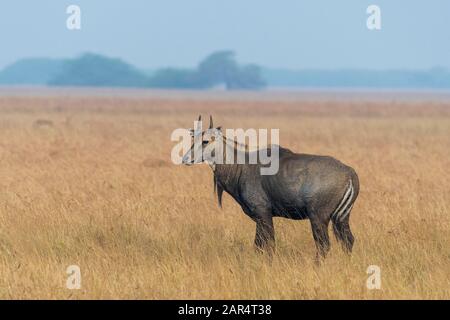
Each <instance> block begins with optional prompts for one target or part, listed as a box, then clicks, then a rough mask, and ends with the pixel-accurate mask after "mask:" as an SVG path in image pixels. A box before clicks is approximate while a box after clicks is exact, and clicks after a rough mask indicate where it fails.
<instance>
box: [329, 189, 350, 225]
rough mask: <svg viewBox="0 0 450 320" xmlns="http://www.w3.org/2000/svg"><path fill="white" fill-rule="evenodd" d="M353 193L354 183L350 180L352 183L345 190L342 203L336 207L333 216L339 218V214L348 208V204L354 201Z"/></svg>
mask: <svg viewBox="0 0 450 320" xmlns="http://www.w3.org/2000/svg"><path fill="white" fill-rule="evenodd" d="M353 193H354V192H353V183H352V180H350V185H349V187H348V188H347V191H346V192H345V194H344V197H343V198H342V201H341V203H340V204H339V206H338V207H337V208H336V210H334V212H333V214H332V215H331V216H332V217H336V218H339V216H340V215H341V214H342V213H343V212H344V211H345V210H346V209H347V207H348V205H349V204H350V202H351V201H352V198H353Z"/></svg>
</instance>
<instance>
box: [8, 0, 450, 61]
mask: <svg viewBox="0 0 450 320" xmlns="http://www.w3.org/2000/svg"><path fill="white" fill-rule="evenodd" d="M72 4H74V5H78V6H79V7H80V8H81V30H68V29H67V27H66V19H67V18H68V16H69V15H68V14H67V13H66V8H67V7H68V6H69V5H72ZM372 4H374V5H378V6H379V7H380V9H381V30H369V29H368V28H367V26H366V20H367V18H368V14H367V13H366V9H367V7H368V6H369V5H372ZM222 49H230V50H234V51H235V52H236V54H237V59H238V61H239V62H242V63H257V64H260V65H263V66H266V67H272V68H286V69H303V68H314V69H344V68H363V69H428V68H432V67H436V66H441V67H446V68H449V69H450V1H448V0H428V1H425V0H370V1H369V0H340V1H336V0H328V1H325V0H280V1H275V0H128V1H123V0H122V1H121V0H58V1H55V0H38V1H29V0H14V1H7V0H0V68H3V67H5V66H6V65H8V64H10V63H13V62H14V61H16V60H18V59H20V58H25V57H53V58H61V57H75V56H77V55H80V54H82V53H84V52H95V53H100V54H105V55H108V56H111V57H119V58H122V59H124V60H125V61H127V62H129V63H132V64H134V65H136V66H138V67H140V68H148V69H155V68H159V67H165V66H174V67H194V66H195V65H196V64H197V63H198V62H199V61H200V60H201V59H202V58H203V57H205V56H206V55H207V54H209V53H211V52H213V51H215V50H222Z"/></svg>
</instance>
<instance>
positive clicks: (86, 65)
mask: <svg viewBox="0 0 450 320" xmlns="http://www.w3.org/2000/svg"><path fill="white" fill-rule="evenodd" d="M148 82H149V79H148V78H147V77H146V76H145V75H144V74H142V73H141V72H140V71H138V70H137V69H135V68H134V67H133V66H131V65H129V64H127V63H125V62H123V61H122V60H120V59H112V58H107V57H104V56H101V55H97V54H91V53H87V54H84V55H82V56H81V57H79V58H77V59H73V60H69V61H67V62H66V63H65V64H64V66H63V68H62V72H61V73H60V74H59V75H57V76H56V77H54V78H53V79H52V80H50V81H49V84H50V85H65V86H100V87H145V86H148Z"/></svg>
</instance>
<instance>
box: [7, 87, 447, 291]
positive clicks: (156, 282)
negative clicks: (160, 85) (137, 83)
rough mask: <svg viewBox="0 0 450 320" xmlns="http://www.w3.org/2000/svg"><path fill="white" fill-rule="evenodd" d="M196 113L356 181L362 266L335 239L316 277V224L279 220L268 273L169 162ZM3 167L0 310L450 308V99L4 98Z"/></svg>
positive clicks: (195, 184) (207, 194) (242, 226)
mask: <svg viewBox="0 0 450 320" xmlns="http://www.w3.org/2000/svg"><path fill="white" fill-rule="evenodd" d="M199 113H203V114H204V115H208V114H213V115H214V117H215V120H216V122H217V123H218V124H221V125H223V127H224V128H227V127H228V128H240V127H241V128H279V129H280V143H281V145H283V146H285V147H288V148H290V149H292V150H294V151H296V152H304V153H317V154H327V155H332V156H335V157H336V158H338V159H340V160H341V161H343V162H345V163H347V164H349V165H351V166H352V167H354V168H355V169H356V171H357V172H358V174H359V177H360V182H361V191H360V196H359V199H358V201H357V202H356V205H355V207H354V209H353V212H352V216H351V226H352V229H353V232H354V234H355V237H356V242H355V247H354V253H353V256H352V257H351V258H350V259H349V258H348V257H346V256H345V255H344V254H343V253H342V252H341V251H340V249H339V247H338V246H337V243H336V241H335V240H334V237H332V240H333V242H332V249H331V253H330V255H329V257H328V259H327V260H326V261H325V263H324V264H323V265H322V266H321V267H316V266H315V265H314V254H315V247H314V242H313V239H312V235H311V231H310V226H309V222H308V221H289V220H284V219H278V220H276V221H275V228H276V234H277V252H276V255H275V257H274V259H273V261H272V262H270V261H268V259H266V258H265V257H264V256H261V255H258V254H256V253H255V252H254V250H253V246H252V242H253V237H254V224H253V222H252V221H251V220H250V219H249V218H247V217H246V216H245V215H244V214H243V213H242V212H241V209H240V208H239V207H238V205H237V204H235V203H234V202H233V201H232V199H231V198H230V197H229V196H224V208H223V209H222V210H220V209H219V208H218V206H217V204H216V201H215V197H214V195H213V183H212V173H211V171H210V169H209V168H208V167H207V166H193V167H183V166H176V165H174V164H172V163H171V161H170V152H171V149H172V147H173V146H174V142H172V141H171V140H170V134H171V132H172V130H174V129H175V128H180V127H182V128H183V127H192V125H193V120H194V119H195V118H196V116H197V115H198V114H199ZM0 159H1V166H0V177H1V179H0V298H4V299H10V298H18V299H28V298H29V299H38V298H49V299H57V298H59V299H90V298H91V299H103V298H113V299H115V298H125V299H133V298H138V299H181V298H189V299H190V298H193V299H197V298H203V299H213V298H214V299H221V298H229V299H238V298H242V299H247V298H248V299H279V298H280V299H330V298H335V299H400V298H401V299H414V298H418V299H437V298H444V299H449V298H450V268H449V262H450V218H449V210H450V170H449V168H450V102H448V101H447V102H445V101H442V102H439V101H420V100H417V99H415V100H411V101H409V100H405V101H403V100H397V99H353V100H349V101H345V99H344V100H343V99H322V100H314V99H310V100H308V99H303V100H302V99H300V100H296V99H278V98H277V99H261V101H257V99H256V98H255V99H254V98H252V99H239V98H233V99H225V98H224V99H207V98H205V99H196V98H195V96H189V97H187V98H178V99H171V98H170V97H162V98H161V97H159V98H158V97H141V98H139V97H131V96H123V97H102V96H88V95H87V96H83V95H67V96H66V95H55V96H46V95H38V96H33V94H27V95H26V96H20V95H14V96H10V97H8V96H1V97H0ZM330 231H331V230H330ZM330 234H331V233H330ZM69 265H79V266H80V268H81V273H82V287H81V289H80V290H69V289H67V288H66V279H67V276H68V275H67V274H66V268H67V267H68V266H69ZM369 265H378V266H379V267H380V268H381V279H382V286H381V289H380V290H368V289H367V287H366V279H367V277H368V275H367V273H366V270H367V268H368V266H369Z"/></svg>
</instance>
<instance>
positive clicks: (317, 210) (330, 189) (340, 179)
mask: <svg viewBox="0 0 450 320" xmlns="http://www.w3.org/2000/svg"><path fill="white" fill-rule="evenodd" d="M198 120H199V121H201V117H199V119H198ZM209 128H210V129H212V130H205V131H203V132H199V134H201V135H202V137H201V144H202V148H201V152H202V154H201V159H200V161H198V162H206V163H208V164H209V165H210V166H211V168H212V169H213V173H214V184H215V189H217V195H218V200H219V205H221V202H222V193H223V191H225V192H227V193H228V194H230V195H231V197H233V198H234V200H236V201H237V202H238V203H239V205H240V206H241V207H242V210H243V211H244V212H245V213H246V214H247V215H248V216H249V217H250V218H251V219H252V220H253V221H255V222H256V237H255V246H256V248H258V249H260V250H267V251H270V252H271V251H272V250H273V249H274V245H275V234H274V226H273V217H283V218H288V219H294V220H303V219H309V221H310V223H311V228H312V233H313V237H314V241H315V244H316V247H317V260H318V261H319V259H320V258H321V257H325V256H326V254H327V252H328V251H329V248H330V241H329V236H328V225H329V222H330V220H331V222H332V224H333V231H334V234H335V235H336V238H337V240H338V241H339V242H340V243H341V245H342V247H343V249H344V250H345V251H346V252H347V253H350V252H351V251H352V247H353V242H354V237H353V235H352V232H351V230H350V225H349V219H350V212H351V210H352V208H353V204H354V202H355V200H356V198H357V196H358V192H359V180H358V176H357V174H356V172H355V170H353V169H352V168H351V167H349V166H346V165H345V164H343V163H342V162H340V161H338V160H336V159H334V158H332V157H328V156H318V155H309V154H297V153H294V152H292V151H290V150H288V149H285V148H282V147H279V169H278V172H277V173H276V174H274V175H261V174H260V170H259V169H260V167H261V166H263V164H261V163H259V162H258V163H256V164H249V163H245V164H238V163H231V164H230V163H225V161H220V162H222V163H219V161H217V157H211V152H205V150H206V149H208V148H207V146H210V148H209V149H211V146H212V147H214V146H215V144H222V148H223V150H224V154H225V153H228V152H233V153H234V154H237V153H238V152H240V151H239V150H238V149H239V148H238V145H237V143H236V142H235V141H233V140H230V139H227V137H225V136H224V135H223V134H222V130H221V128H213V122H212V117H211V118H210V127H209ZM211 131H213V132H215V134H210V132H211ZM192 132H193V131H192ZM241 152H245V153H246V155H247V157H246V158H247V159H248V158H249V157H248V156H249V154H248V153H249V151H247V150H244V151H241ZM193 153H194V145H192V148H191V149H190V150H189V151H188V152H187V153H186V155H185V156H184V157H183V160H182V163H183V164H186V165H190V164H193V163H194V160H195V159H194V157H193ZM234 159H236V157H234Z"/></svg>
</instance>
